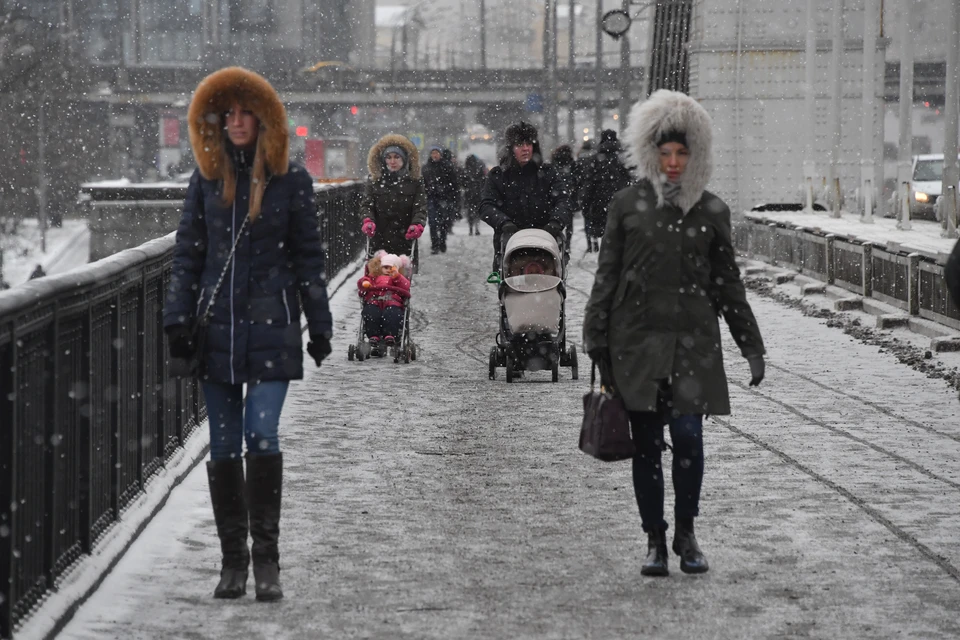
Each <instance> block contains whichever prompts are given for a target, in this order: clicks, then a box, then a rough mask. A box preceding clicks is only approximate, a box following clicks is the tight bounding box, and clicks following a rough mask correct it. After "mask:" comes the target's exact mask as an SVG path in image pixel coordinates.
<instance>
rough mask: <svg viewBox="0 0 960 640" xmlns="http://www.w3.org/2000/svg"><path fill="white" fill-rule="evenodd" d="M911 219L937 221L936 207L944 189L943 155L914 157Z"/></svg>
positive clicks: (933, 154)
mask: <svg viewBox="0 0 960 640" xmlns="http://www.w3.org/2000/svg"><path fill="white" fill-rule="evenodd" d="M910 187H911V193H910V217H911V218H926V219H928V220H936V217H937V216H936V213H935V209H934V207H935V205H936V204H937V199H938V198H939V197H940V192H941V189H942V188H943V154H942V153H932V154H926V155H920V156H913V178H912V184H911V185H910Z"/></svg>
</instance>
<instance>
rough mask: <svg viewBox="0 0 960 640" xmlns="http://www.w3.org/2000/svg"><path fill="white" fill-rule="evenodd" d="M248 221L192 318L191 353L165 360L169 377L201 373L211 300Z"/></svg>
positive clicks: (243, 225) (227, 269)
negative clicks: (196, 315)
mask: <svg viewBox="0 0 960 640" xmlns="http://www.w3.org/2000/svg"><path fill="white" fill-rule="evenodd" d="M249 221H250V217H249V216H248V217H246V218H244V219H243V224H241V225H240V231H239V232H238V233H237V239H236V240H235V241H234V243H233V248H232V249H231V250H230V255H229V256H228V257H227V262H226V264H224V265H223V271H222V272H221V273H220V278H219V279H218V280H217V286H215V287H214V288H213V293H212V294H211V295H210V300H209V301H208V302H207V306H206V308H205V309H204V310H203V313H202V314H201V315H200V317H199V318H197V319H196V320H194V322H193V325H192V326H191V327H190V335H191V337H192V338H193V353H192V354H190V357H189V358H174V357H173V356H170V358H169V359H168V360H167V374H168V375H169V376H170V377H171V378H199V377H200V375H201V374H202V373H203V359H204V354H205V353H206V347H207V327H208V326H209V325H210V318H211V316H213V302H214V300H216V299H217V294H218V293H220V287H221V286H223V280H224V278H226V276H227V271H229V270H230V264H231V263H232V262H233V257H234V255H235V254H236V252H237V246H238V245H239V244H240V238H241V237H243V232H244V230H246V228H247V222H249Z"/></svg>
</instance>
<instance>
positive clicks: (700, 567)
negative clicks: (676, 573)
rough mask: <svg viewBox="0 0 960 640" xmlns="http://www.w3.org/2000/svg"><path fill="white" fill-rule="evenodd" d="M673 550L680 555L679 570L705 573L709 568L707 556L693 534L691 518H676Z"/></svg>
mask: <svg viewBox="0 0 960 640" xmlns="http://www.w3.org/2000/svg"><path fill="white" fill-rule="evenodd" d="M673 552H674V553H675V554H677V555H678V556H680V571H683V572H684V573H706V572H707V571H709V570H710V565H709V564H708V563H707V558H706V557H705V556H704V555H703V552H702V551H700V545H698V544H697V537H696V536H695V535H694V534H693V518H677V527H676V530H675V531H674V532H673Z"/></svg>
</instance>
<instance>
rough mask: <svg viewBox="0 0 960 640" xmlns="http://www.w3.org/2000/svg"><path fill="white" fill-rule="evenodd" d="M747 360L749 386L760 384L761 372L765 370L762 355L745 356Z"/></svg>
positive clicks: (765, 366)
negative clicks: (748, 365)
mask: <svg viewBox="0 0 960 640" xmlns="http://www.w3.org/2000/svg"><path fill="white" fill-rule="evenodd" d="M747 362H748V363H749V364H750V386H751V387H757V386H760V383H761V382H763V374H764V372H765V371H766V370H767V365H766V363H764V361H763V356H760V355H756V356H750V357H748V358H747Z"/></svg>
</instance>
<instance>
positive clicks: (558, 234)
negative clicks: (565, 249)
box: [543, 220, 563, 242]
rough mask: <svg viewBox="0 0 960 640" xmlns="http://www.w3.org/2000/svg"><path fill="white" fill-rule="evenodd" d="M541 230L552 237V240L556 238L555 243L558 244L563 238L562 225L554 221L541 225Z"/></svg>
mask: <svg viewBox="0 0 960 640" xmlns="http://www.w3.org/2000/svg"><path fill="white" fill-rule="evenodd" d="M543 230H544V231H546V232H547V233H549V234H550V235H552V236H553V237H554V238H557V242H560V240H561V239H562V238H563V225H562V224H560V223H559V222H557V221H556V220H551V221H550V222H548V223H547V224H545V225H543Z"/></svg>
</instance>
